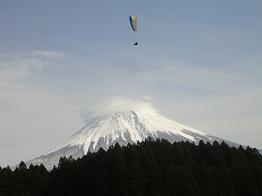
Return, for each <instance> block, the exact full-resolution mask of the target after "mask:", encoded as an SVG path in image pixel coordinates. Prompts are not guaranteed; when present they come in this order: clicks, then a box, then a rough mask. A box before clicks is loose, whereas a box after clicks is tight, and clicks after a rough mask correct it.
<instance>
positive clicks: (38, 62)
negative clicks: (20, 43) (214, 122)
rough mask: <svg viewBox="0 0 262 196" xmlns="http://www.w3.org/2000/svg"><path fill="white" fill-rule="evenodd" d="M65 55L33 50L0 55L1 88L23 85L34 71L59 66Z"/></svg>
mask: <svg viewBox="0 0 262 196" xmlns="http://www.w3.org/2000/svg"><path fill="white" fill-rule="evenodd" d="M63 57H65V55H64V54H63V53H61V52H54V51H33V52H26V53H15V54H2V55H0V90H1V88H6V89H7V88H8V89H14V88H16V87H21V86H23V80H24V79H26V78H28V77H30V76H31V75H32V74H33V73H34V72H40V71H43V70H44V69H46V68H48V67H50V66H51V67H52V66H59V64H58V63H57V60H59V59H61V58H63Z"/></svg>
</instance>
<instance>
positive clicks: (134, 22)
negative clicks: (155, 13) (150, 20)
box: [129, 16, 137, 31]
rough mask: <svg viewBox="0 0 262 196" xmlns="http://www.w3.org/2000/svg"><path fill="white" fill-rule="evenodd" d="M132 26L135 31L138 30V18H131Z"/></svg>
mask: <svg viewBox="0 0 262 196" xmlns="http://www.w3.org/2000/svg"><path fill="white" fill-rule="evenodd" d="M129 21H130V25H131V27H132V29H133V31H136V30H137V16H129Z"/></svg>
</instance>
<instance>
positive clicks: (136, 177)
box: [0, 138, 262, 196]
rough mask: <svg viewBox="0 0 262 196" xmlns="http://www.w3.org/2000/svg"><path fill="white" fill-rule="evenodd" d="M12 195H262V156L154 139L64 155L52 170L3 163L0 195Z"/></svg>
mask: <svg viewBox="0 0 262 196" xmlns="http://www.w3.org/2000/svg"><path fill="white" fill-rule="evenodd" d="M9 195H10V196H16V195H19V196H20V195H21V196H38V195H41V196H42V195H56V196H57V195H90V196H91V195H92V196H93V195H95V196H96V195H112V196H113V195H114V196H116V195H121V196H125V195H141V196H142V195H148V196H158V195H159V196H160V195H161V196H162V195H163V196H168V195H174V196H261V195H262V156H261V154H259V151H258V150H257V149H255V148H250V147H245V148H244V147H242V146H240V147H238V148H235V147H230V146H228V145H227V144H226V143H224V142H222V143H221V144H219V143H218V142H214V143H213V144H210V143H204V142H202V141H201V142H200V143H199V144H198V145H195V144H194V143H189V142H175V143H173V144H171V143H169V142H168V141H166V140H152V139H150V138H149V139H147V140H146V141H144V142H139V143H137V144H136V145H135V144H132V145H131V144H129V145H127V146H123V147H121V146H120V145H118V144H116V145H115V146H114V147H111V148H110V149H109V150H108V151H104V150H103V149H100V150H99V151H98V152H96V153H87V155H85V156H83V157H82V158H79V159H77V160H74V159H72V158H71V157H69V158H66V157H62V158H61V159H60V161H59V164H58V165H57V166H55V167H54V168H53V169H52V170H51V171H48V170H46V168H45V167H44V166H43V165H39V166H33V165H30V166H29V167H27V166H26V164H25V163H24V162H21V163H20V164H19V166H18V167H17V168H16V169H14V170H12V169H11V168H10V167H5V168H1V167H0V196H9Z"/></svg>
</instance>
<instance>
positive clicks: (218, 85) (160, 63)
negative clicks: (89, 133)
mask: <svg viewBox="0 0 262 196" xmlns="http://www.w3.org/2000/svg"><path fill="white" fill-rule="evenodd" d="M261 10H262V1H260V0H257V1H256V0H250V1H246V0H217V1H212V0H206V1H202V0H199V1H195V0H191V1H189V0H188V1H187V0H186V1H182V0H181V1H175V0H170V1H159V0H158V1H154V0H150V1H149V0H147V1H141V0H140V1H134V0H133V1H125V0H118V1H116V0H111V1H108V0H104V1H102V0H96V1H91V0H85V1H84V0H83V1H80V0H75V1H73V0H71V1H69V0H68V1H66V0H63V1H62V0H60V1H59V0H55V1H54V0H44V1H36V0H31V1H27V0H24V1H21V0H17V1H15V0H0V165H1V166H6V165H7V164H11V165H12V164H14V163H17V162H19V161H20V160H28V159H30V158H33V157H35V156H38V155H40V154H42V153H44V152H47V151H48V150H50V149H52V148H53V147H55V146H56V145H58V144H60V143H61V142H63V141H64V140H66V138H68V137H69V136H70V135H71V134H73V133H74V132H75V131H77V130H78V129H80V128H81V127H82V126H83V125H84V124H85V121H86V118H88V115H90V114H92V113H93V112H96V111H97V110H101V109H103V107H106V104H107V103H108V102H109V101H110V100H118V99H129V100H140V99H141V100H149V101H150V102H152V103H153V104H154V106H155V107H156V108H157V109H158V110H159V111H160V112H161V113H163V114H164V115H165V116H167V117H169V118H171V119H174V120H176V121H179V122H182V123H184V124H186V125H188V126H191V127H194V128H196V129H199V130H202V131H203V132H206V133H209V134H212V135H215V136H219V137H222V138H225V139H229V140H232V141H235V142H238V143H241V144H245V145H251V146H254V147H258V148H260V149H262V129H261V128H262V36H261V35H262V20H261V19H262V12H261ZM129 15H137V16H138V17H139V18H138V20H139V21H138V23H139V24H138V28H139V29H138V32H137V36H136V37H137V41H138V42H139V45H138V46H137V47H136V46H133V45H132V43H133V41H134V34H133V33H132V32H131V30H130V26H129V21H128V16H129Z"/></svg>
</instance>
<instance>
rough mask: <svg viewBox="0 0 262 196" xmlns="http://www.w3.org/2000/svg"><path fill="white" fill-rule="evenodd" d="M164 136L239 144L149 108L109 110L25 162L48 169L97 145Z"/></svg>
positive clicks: (91, 150) (104, 147)
mask: <svg viewBox="0 0 262 196" xmlns="http://www.w3.org/2000/svg"><path fill="white" fill-rule="evenodd" d="M149 137H150V138H152V139H154V140H155V139H166V140H168V141H169V142H171V143H173V142H179V141H189V142H193V143H195V144H198V143H199V141H200V140H203V141H204V142H210V143H213V142H214V141H215V140H216V141H218V142H222V141H225V142H226V143H228V144H229V145H230V146H236V147H238V146H239V144H236V143H234V142H231V141H228V140H223V139H221V138H219V137H214V136H211V135H208V134H206V133H204V132H202V131H199V130H197V129H193V128H191V127H188V126H186V125H183V124H181V123H178V122H176V121H174V120H171V119H169V118H166V117H164V116H162V115H161V114H159V112H158V111H157V110H155V109H153V108H150V109H146V110H145V109H143V110H129V111H124V112H113V113H112V114H107V115H102V116H100V117H95V118H93V119H92V120H90V121H89V122H88V123H87V124H86V125H85V126H84V127H83V128H81V129H80V130H79V131H77V132H76V133H75V134H73V135H72V136H71V137H70V138H69V140H68V141H67V142H66V143H65V144H64V145H61V146H60V147H59V148H56V149H54V150H52V151H51V152H49V153H46V154H44V155H41V156H39V157H37V158H35V159H32V160H29V161H28V162H27V165H29V164H33V165H35V164H44V166H45V167H46V168H48V169H52V167H53V166H54V165H57V163H58V161H59V159H60V157H62V156H65V157H69V156H72V158H75V159H76V158H79V157H82V156H83V155H85V154H86V153H87V152H96V151H98V150H99V149H100V148H103V149H104V150H107V149H108V148H109V147H110V146H113V145H115V144H116V143H118V144H119V145H120V146H123V145H127V144H129V143H130V144H135V143H137V142H141V141H144V140H145V139H147V138H149Z"/></svg>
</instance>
